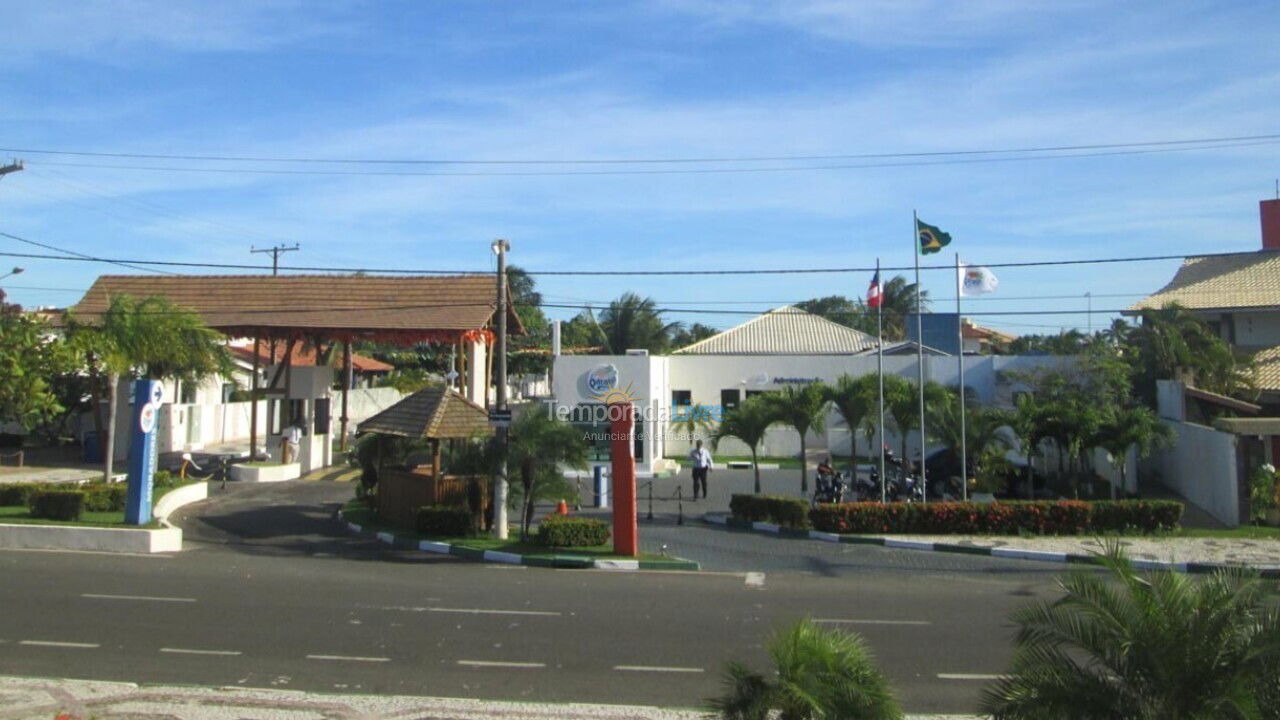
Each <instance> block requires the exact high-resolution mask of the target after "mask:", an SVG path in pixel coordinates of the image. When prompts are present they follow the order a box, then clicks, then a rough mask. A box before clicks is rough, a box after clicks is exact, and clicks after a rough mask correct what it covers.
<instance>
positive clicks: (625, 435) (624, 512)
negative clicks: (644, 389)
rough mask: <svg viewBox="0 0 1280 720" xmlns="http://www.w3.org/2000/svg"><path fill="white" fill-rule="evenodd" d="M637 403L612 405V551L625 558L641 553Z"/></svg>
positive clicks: (610, 429) (610, 421)
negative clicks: (635, 440) (636, 450)
mask: <svg viewBox="0 0 1280 720" xmlns="http://www.w3.org/2000/svg"><path fill="white" fill-rule="evenodd" d="M635 413H636V409H635V406H634V405H632V404H631V403H616V404H612V405H610V406H609V431H610V441H609V442H610V445H609V450H610V453H609V455H610V458H612V461H613V473H612V483H613V552H614V553H615V554H618V555H623V556H626V557H636V556H637V555H639V554H640V537H639V534H640V531H639V528H638V527H637V524H636V459H635V456H634V455H633V454H632V449H633V448H634V445H633V444H632V443H633V431H634V429H635Z"/></svg>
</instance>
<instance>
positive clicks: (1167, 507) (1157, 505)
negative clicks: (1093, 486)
mask: <svg viewBox="0 0 1280 720" xmlns="http://www.w3.org/2000/svg"><path fill="white" fill-rule="evenodd" d="M1182 510H1183V507H1182V503H1180V502H1178V501H1176V500H1099V501H1098V502H1095V503H1093V530H1094V532H1133V531H1138V532H1141V533H1153V532H1156V531H1158V530H1173V529H1174V528H1176V527H1178V522H1179V521H1180V520H1182Z"/></svg>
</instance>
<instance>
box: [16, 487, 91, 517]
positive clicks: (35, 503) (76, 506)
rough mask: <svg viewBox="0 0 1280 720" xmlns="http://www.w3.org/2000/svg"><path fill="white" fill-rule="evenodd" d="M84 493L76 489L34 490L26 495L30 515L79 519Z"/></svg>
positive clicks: (82, 507)
mask: <svg viewBox="0 0 1280 720" xmlns="http://www.w3.org/2000/svg"><path fill="white" fill-rule="evenodd" d="M84 501H85V495H84V493H82V492H79V491H76V490H36V491H33V492H31V493H30V494H29V495H28V497H27V507H28V509H29V510H30V511H31V517H33V518H44V519H46V520H79V519H80V513H82V512H83V511H84V504H85V503H84Z"/></svg>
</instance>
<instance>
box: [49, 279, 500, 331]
mask: <svg viewBox="0 0 1280 720" xmlns="http://www.w3.org/2000/svg"><path fill="white" fill-rule="evenodd" d="M119 294H129V295H133V296H134V297H139V298H141V297H147V296H151V295H161V296H164V297H166V298H168V299H169V300H170V301H171V302H173V303H174V304H176V305H179V306H181V307H185V308H190V309H191V310H194V311H195V312H197V313H199V314H200V316H201V317H202V318H203V319H204V322H205V324H206V325H208V326H209V327H212V328H215V329H217V330H221V331H222V332H224V333H226V334H228V335H233V336H236V335H238V336H240V337H248V336H251V335H254V334H262V335H264V336H266V335H272V336H274V337H285V336H295V337H299V336H301V337H305V336H322V337H326V338H330V339H360V338H378V339H385V340H392V341H400V342H405V343H411V342H424V341H438V342H455V341H457V340H459V339H460V338H461V337H462V335H463V333H466V332H468V331H483V330H485V329H486V328H488V327H489V324H490V321H491V320H492V319H493V314H494V307H495V304H496V303H495V299H494V294H495V293H494V277H493V276H492V275H449V276H434V277H422V276H405V277H398V276H396V277H391V276H385V275H278V276H277V275H164V276H156V275H103V276H101V277H99V278H98V279H97V281H95V282H94V283H93V286H92V287H90V288H89V290H88V292H86V293H85V295H84V297H83V298H82V299H81V300H80V302H79V303H77V304H76V305H75V306H74V307H72V308H70V310H69V312H70V313H71V315H72V316H75V317H77V318H79V319H80V320H81V321H83V322H93V321H94V320H95V319H96V318H97V316H98V315H100V314H101V313H102V312H104V311H105V310H106V309H107V307H108V306H109V305H110V298H111V296H112V295H119ZM509 310H510V311H509V313H508V320H507V328H508V332H510V333H511V334H512V335H523V334H524V326H523V325H522V324H521V323H520V318H519V316H518V315H516V313H515V310H514V308H510V309H509Z"/></svg>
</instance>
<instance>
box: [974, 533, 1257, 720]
mask: <svg viewBox="0 0 1280 720" xmlns="http://www.w3.org/2000/svg"><path fill="white" fill-rule="evenodd" d="M1101 561H1102V563H1103V565H1104V566H1105V567H1106V568H1107V569H1108V570H1109V571H1110V582H1108V579H1107V578H1106V577H1100V576H1099V575H1098V574H1097V573H1094V572H1084V571H1081V572H1077V573H1073V574H1071V575H1069V576H1067V577H1065V578H1061V579H1059V581H1058V585H1059V588H1060V589H1061V591H1062V592H1063V593H1065V596H1064V597H1062V598H1061V599H1059V600H1055V601H1052V602H1043V603H1038V604H1036V605H1033V606H1030V607H1027V608H1024V609H1022V610H1018V611H1016V612H1015V613H1014V614H1013V617H1012V619H1013V622H1014V623H1015V624H1016V625H1017V626H1018V633H1017V636H1016V639H1015V650H1014V657H1013V663H1012V670H1011V672H1010V674H1009V675H1008V677H1006V678H1004V679H1002V680H1000V681H998V682H996V683H995V684H994V685H993V686H992V687H990V688H988V689H987V690H986V691H985V692H984V697H983V706H984V707H983V709H984V711H985V712H986V713H990V714H991V716H992V717H993V718H995V719H996V720H1022V719H1023V718H1026V719H1027V720H1031V719H1032V718H1034V719H1035V720H1074V719H1076V718H1079V719H1081V720H1084V719H1085V718H1126V719H1127V720H1128V719H1132V720H1156V719H1157V718H1159V719H1161V720H1163V719H1165V718H1186V719H1191V718H1205V719H1206V720H1207V719H1208V718H1257V717H1267V715H1266V714H1264V713H1270V714H1271V716H1272V717H1274V713H1275V708H1274V707H1271V708H1268V707H1266V706H1265V705H1263V702H1266V701H1267V700H1268V698H1267V695H1268V694H1271V693H1274V691H1275V690H1276V686H1275V677H1276V676H1277V674H1278V673H1277V672H1276V671H1277V668H1280V610H1277V609H1276V608H1275V607H1274V606H1273V604H1272V602H1273V600H1274V593H1275V591H1274V589H1273V588H1271V587H1269V586H1266V585H1263V584H1262V582H1261V581H1259V580H1257V579H1253V578H1246V577H1245V576H1243V575H1241V574H1234V573H1227V572H1222V573H1218V574H1215V575H1213V576H1210V577H1209V578H1207V579H1203V580H1201V579H1192V578H1191V577H1190V576H1187V575H1185V574H1180V573H1175V572H1170V571H1160V572H1156V573H1153V574H1151V575H1150V576H1148V577H1143V576H1140V575H1139V574H1138V573H1137V571H1136V570H1135V569H1134V567H1133V565H1132V564H1131V563H1130V562H1129V561H1128V560H1127V559H1126V558H1125V557H1124V556H1123V555H1122V554H1121V553H1120V551H1119V546H1118V545H1114V544H1113V545H1111V546H1110V547H1108V548H1107V551H1106V553H1105V554H1104V555H1103V556H1102V557H1101Z"/></svg>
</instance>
